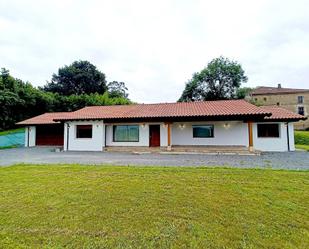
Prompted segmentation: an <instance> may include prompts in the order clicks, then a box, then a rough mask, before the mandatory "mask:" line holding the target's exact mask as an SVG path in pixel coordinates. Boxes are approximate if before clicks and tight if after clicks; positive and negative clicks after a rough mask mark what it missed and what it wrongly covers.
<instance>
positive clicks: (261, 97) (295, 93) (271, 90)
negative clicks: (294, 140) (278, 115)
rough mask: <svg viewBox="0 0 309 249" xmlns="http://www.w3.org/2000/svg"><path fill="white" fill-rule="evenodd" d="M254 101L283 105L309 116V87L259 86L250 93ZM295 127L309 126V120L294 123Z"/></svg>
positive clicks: (302, 128)
mask: <svg viewBox="0 0 309 249" xmlns="http://www.w3.org/2000/svg"><path fill="white" fill-rule="evenodd" d="M249 97H250V99H251V100H252V102H254V103H256V104H258V105H263V106H281V107H283V108H285V109H287V110H289V111H292V112H294V113H297V114H300V115H303V116H305V117H308V114H309V89H295V88H283V87H281V84H278V86H277V87H266V86H261V87H257V88H256V89H255V90H254V91H252V92H251V93H250V96H249ZM294 127H295V129H298V130H304V129H308V128H309V120H308V119H307V120H301V121H299V122H296V123H294Z"/></svg>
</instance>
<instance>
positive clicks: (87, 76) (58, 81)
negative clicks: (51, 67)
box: [43, 61, 107, 96]
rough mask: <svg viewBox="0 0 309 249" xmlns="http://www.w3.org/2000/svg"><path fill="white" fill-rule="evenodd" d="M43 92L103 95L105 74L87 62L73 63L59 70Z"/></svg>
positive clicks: (105, 88) (105, 87)
mask: <svg viewBox="0 0 309 249" xmlns="http://www.w3.org/2000/svg"><path fill="white" fill-rule="evenodd" d="M43 90H44V91H48V92H53V93H59V94H60V95H65V96H68V95H71V94H77V95H78V94H90V93H99V94H103V93H104V92H105V91H106V90H107V86H106V79H105V74H104V73H102V72H100V71H99V70H97V68H96V67H95V66H94V65H93V64H91V63H90V62H88V61H74V62H73V63H72V64H71V65H69V66H64V67H62V68H59V70H58V74H53V76H52V80H51V82H49V83H47V85H45V86H44V87H43Z"/></svg>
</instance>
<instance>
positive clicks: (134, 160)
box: [0, 147, 309, 170]
mask: <svg viewBox="0 0 309 249" xmlns="http://www.w3.org/2000/svg"><path fill="white" fill-rule="evenodd" d="M17 163H36V164H45V163H63V164H64V163H80V164H111V165H145V166H230V167H239V168H276V169H295V170H304V169H306V170H308V169H309V153H308V152H300V151H298V152H283V153H280V152H276V153H263V154H262V155H260V156H250V155H205V154H204V155H192V154H191V155H190V154H186V155H184V154H183V155H167V154H142V155H136V154H131V153H121V152H54V148H49V147H34V148H17V149H9V150H0V165H1V166H8V165H13V164H17Z"/></svg>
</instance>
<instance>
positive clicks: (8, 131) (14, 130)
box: [0, 128, 25, 136]
mask: <svg viewBox="0 0 309 249" xmlns="http://www.w3.org/2000/svg"><path fill="white" fill-rule="evenodd" d="M24 131H25V128H18V129H13V130H6V131H0V136H4V135H8V134H13V133H20V132H24Z"/></svg>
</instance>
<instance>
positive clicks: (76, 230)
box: [0, 165, 309, 248]
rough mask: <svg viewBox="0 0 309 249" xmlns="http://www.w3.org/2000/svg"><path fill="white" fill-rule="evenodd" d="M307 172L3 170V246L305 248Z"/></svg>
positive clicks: (308, 194)
mask: <svg viewBox="0 0 309 249" xmlns="http://www.w3.org/2000/svg"><path fill="white" fill-rule="evenodd" d="M308 207H309V171H279V170H258V169H227V168H226V169H225V168H180V167H177V168H173V167H166V168H163V167H156V168H151V167H145V168H142V167H115V166H114V167H112V166H107V167H100V166H79V165H71V166H66V165H62V166H60V165H50V166H39V165H38V166H30V165H20V166H12V167H4V168H0V245H1V246H0V247H2V248H29V247H30V248H63V247H65V248H308V246H309V212H308Z"/></svg>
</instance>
